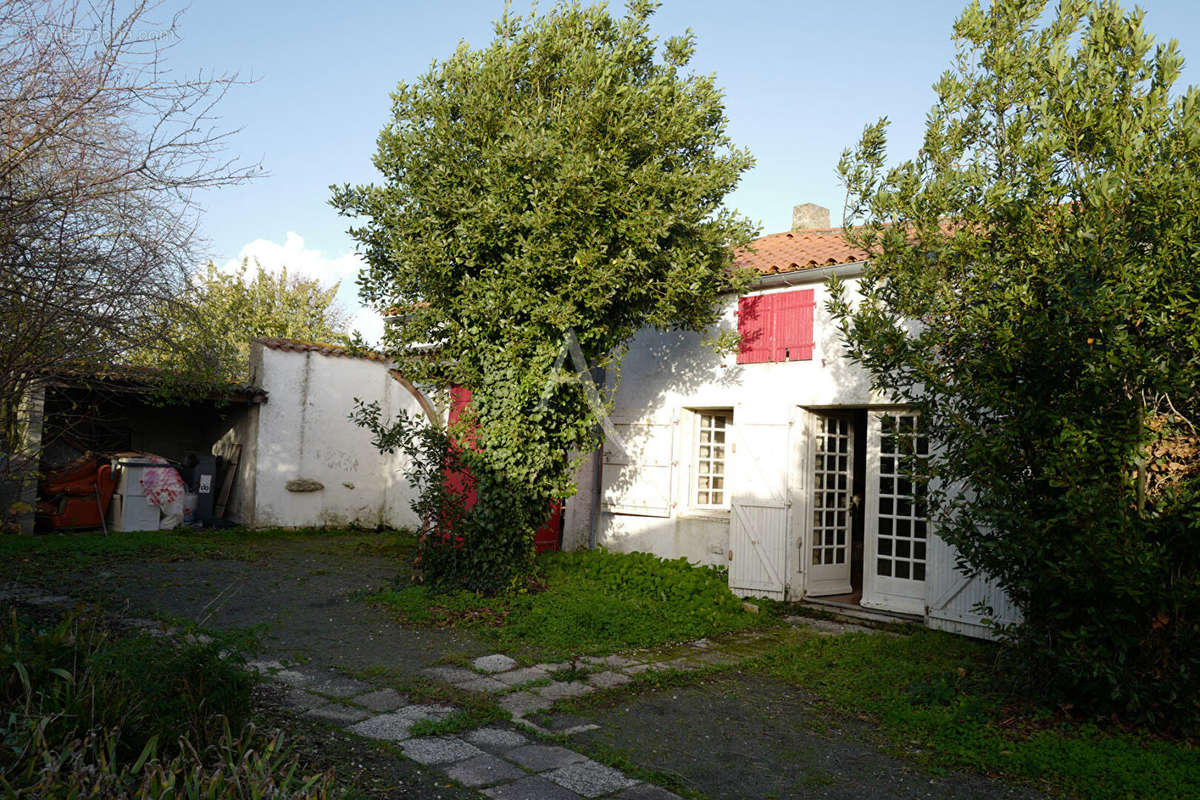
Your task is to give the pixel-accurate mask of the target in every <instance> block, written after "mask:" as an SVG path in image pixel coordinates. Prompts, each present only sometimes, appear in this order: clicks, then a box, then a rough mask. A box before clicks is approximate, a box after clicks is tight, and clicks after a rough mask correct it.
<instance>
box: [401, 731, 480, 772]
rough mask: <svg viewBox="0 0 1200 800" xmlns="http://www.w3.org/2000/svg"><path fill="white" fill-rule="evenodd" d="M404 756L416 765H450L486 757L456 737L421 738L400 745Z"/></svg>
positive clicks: (476, 748) (408, 740) (471, 745)
mask: <svg viewBox="0 0 1200 800" xmlns="http://www.w3.org/2000/svg"><path fill="white" fill-rule="evenodd" d="M400 749H401V750H403V751H404V755H406V756H408V757H409V758H411V759H412V760H413V761H416V762H417V763H418V764H425V765H427V766H428V765H432V764H450V763H453V762H455V761H466V760H467V759H468V758H478V757H479V756H482V755H487V754H486V753H484V752H483V751H482V750H480V749H479V748H478V747H476V746H475V745H473V744H467V743H466V742H464V741H463V740H462V739H459V738H458V737H457V736H422V737H421V738H419V739H407V740H405V741H403V742H401V743H400Z"/></svg>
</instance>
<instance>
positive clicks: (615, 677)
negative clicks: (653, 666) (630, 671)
mask: <svg viewBox="0 0 1200 800" xmlns="http://www.w3.org/2000/svg"><path fill="white" fill-rule="evenodd" d="M631 680H633V678H631V677H629V676H628V675H625V674H623V673H620V672H613V671H611V670H609V671H607V672H597V673H595V674H594V675H589V676H588V683H590V684H591V685H592V686H595V687H597V688H600V689H611V688H612V687H614V686H620V685H622V684H625V683H629V682H630V681H631Z"/></svg>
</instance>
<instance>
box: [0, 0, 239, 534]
mask: <svg viewBox="0 0 1200 800" xmlns="http://www.w3.org/2000/svg"><path fill="white" fill-rule="evenodd" d="M125 8H128V9H129V10H128V12H127V13H122V12H121V11H120V10H119V9H125ZM151 16H152V15H151V13H150V11H149V8H148V4H147V3H146V2H134V3H118V2H117V0H98V1H97V2H86V3H85V2H80V1H79V0H62V1H61V2H38V1H37V0H0V120H2V121H3V127H4V136H3V138H2V139H0V484H2V483H3V482H4V481H6V480H8V479H11V478H12V477H14V476H16V477H21V476H22V475H23V474H27V473H28V471H29V468H30V466H29V461H30V457H31V456H32V454H29V453H24V452H22V441H23V429H24V423H23V422H22V419H23V417H22V413H21V408H22V402H23V398H25V397H26V396H27V394H28V391H29V389H30V387H31V386H32V385H34V384H35V383H36V382H37V381H39V380H41V379H43V378H44V377H45V376H46V374H47V373H51V372H54V371H55V370H58V369H61V368H63V367H64V366H67V367H70V368H72V369H79V368H81V367H82V368H84V369H86V368H87V367H88V366H90V365H100V366H105V365H109V364H113V363H120V362H122V361H123V360H124V359H125V358H126V357H127V356H128V354H129V353H131V352H133V351H135V350H137V349H138V348H139V347H141V346H143V345H144V344H145V343H146V342H147V341H151V340H153V339H154V338H155V337H156V336H158V335H159V334H160V333H161V318H160V317H159V315H158V313H157V312H158V309H159V307H160V305H161V303H162V302H165V301H166V300H168V299H169V298H171V297H173V296H174V295H175V294H176V293H177V292H178V291H179V290H180V288H181V286H182V284H183V280H184V277H185V275H186V274H187V272H188V271H189V269H190V267H191V265H193V264H194V263H195V258H196V255H195V250H196V240H195V237H194V233H195V221H196V206H195V204H194V203H193V199H192V193H193V192H195V191H197V190H200V189H205V188H211V187H214V186H220V185H225V184H229V183H233V182H238V181H241V180H243V179H245V178H247V177H249V176H250V175H251V174H252V172H253V170H254V169H255V168H251V167H241V166H238V165H236V164H233V163H231V162H229V161H227V160H225V159H224V158H223V157H222V150H223V147H224V143H225V140H226V137H227V136H228V134H227V133H225V132H222V131H221V130H219V129H217V128H215V127H214V120H213V117H212V112H213V107H214V105H215V104H216V103H217V102H218V101H219V100H220V98H221V97H222V95H223V94H224V93H225V91H226V90H227V89H228V88H229V87H230V86H232V85H233V84H234V83H235V82H236V76H226V75H216V76H214V75H210V74H200V75H193V76H178V77H176V76H174V75H172V74H171V72H170V71H169V70H168V69H167V67H166V62H165V52H166V51H167V50H168V49H169V48H170V45H171V44H172V42H173V41H175V40H176V39H177V37H178V34H177V32H176V23H177V21H178V18H176V19H172V20H169V21H168V22H167V23H166V24H156V23H155V21H154V20H153V19H152V18H151ZM34 466H36V461H35V462H34ZM3 511H4V509H3V508H0V513H2V512H3Z"/></svg>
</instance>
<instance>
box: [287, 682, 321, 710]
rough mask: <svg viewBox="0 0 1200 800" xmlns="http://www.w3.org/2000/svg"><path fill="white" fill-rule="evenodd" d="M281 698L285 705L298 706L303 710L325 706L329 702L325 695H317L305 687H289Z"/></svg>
mask: <svg viewBox="0 0 1200 800" xmlns="http://www.w3.org/2000/svg"><path fill="white" fill-rule="evenodd" d="M281 699H282V701H283V704H284V705H286V706H291V707H292V708H298V709H300V710H301V711H305V710H308V709H310V708H316V707H317V706H323V705H325V703H326V702H327V701H326V700H325V698H324V697H317V696H316V695H315V694H310V693H309V692H306V691H304V690H303V689H294V688H289V689H288V690H287V691H286V692H284V693H283V697H282V698H281Z"/></svg>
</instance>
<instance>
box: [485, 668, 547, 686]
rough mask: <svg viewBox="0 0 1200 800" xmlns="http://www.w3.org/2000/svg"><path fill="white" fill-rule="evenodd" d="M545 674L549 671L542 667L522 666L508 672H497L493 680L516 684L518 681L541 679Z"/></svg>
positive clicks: (509, 684)
mask: <svg viewBox="0 0 1200 800" xmlns="http://www.w3.org/2000/svg"><path fill="white" fill-rule="evenodd" d="M547 674H549V673H547V672H546V670H544V669H538V668H537V667H524V668H523V669H514V670H509V671H508V672H497V673H496V674H495V675H494V676H493V677H494V678H495V680H498V681H501V682H502V683H504V684H506V685H508V686H516V685H517V684H518V683H529V682H530V681H537V680H541V679H542V678H544V677H546V675H547Z"/></svg>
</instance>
